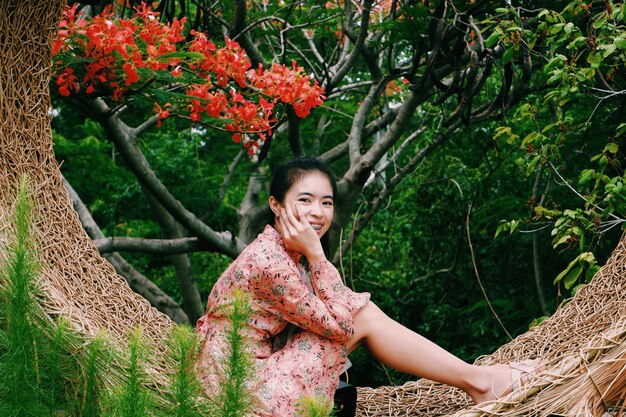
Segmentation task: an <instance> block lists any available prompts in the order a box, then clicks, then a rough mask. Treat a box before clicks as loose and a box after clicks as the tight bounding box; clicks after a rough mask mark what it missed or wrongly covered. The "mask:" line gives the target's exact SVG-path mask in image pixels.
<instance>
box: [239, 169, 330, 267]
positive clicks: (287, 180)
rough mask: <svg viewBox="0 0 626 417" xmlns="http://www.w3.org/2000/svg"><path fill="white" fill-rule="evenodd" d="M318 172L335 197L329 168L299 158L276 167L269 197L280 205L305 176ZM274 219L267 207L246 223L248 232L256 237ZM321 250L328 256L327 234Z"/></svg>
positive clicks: (322, 239) (323, 238)
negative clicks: (326, 179) (326, 180)
mask: <svg viewBox="0 0 626 417" xmlns="http://www.w3.org/2000/svg"><path fill="white" fill-rule="evenodd" d="M312 172H319V173H321V174H323V175H324V176H326V178H328V182H330V186H331V188H332V190H333V198H335V197H336V196H337V182H336V180H335V175H334V174H333V172H332V171H331V169H330V167H329V166H328V165H326V164H325V163H324V162H322V161H320V160H319V159H315V158H311V157H307V156H301V157H298V158H296V159H292V160H290V161H287V162H284V163H282V164H280V165H279V166H277V167H276V169H275V170H274V175H273V176H272V182H271V184H270V190H269V192H270V196H271V197H274V198H275V199H276V201H278V202H279V203H281V204H282V202H283V201H284V200H285V194H287V191H289V189H290V188H291V187H292V186H293V185H294V184H296V183H297V182H299V181H300V180H301V179H302V178H303V177H304V176H305V175H307V174H309V173H312ZM275 219H276V217H275V215H274V212H273V211H272V210H271V209H270V208H269V206H267V207H264V208H263V209H262V210H261V211H260V212H259V213H258V214H257V215H255V216H253V219H252V220H251V221H250V222H249V223H248V232H249V233H250V234H251V235H252V236H256V234H257V233H259V232H260V231H261V230H262V229H263V228H264V227H265V226H266V225H268V224H271V225H273V224H274V221H275ZM320 241H321V243H322V248H323V249H324V253H325V254H326V256H330V254H329V253H328V252H329V244H328V233H326V234H324V236H322V237H321V239H320Z"/></svg>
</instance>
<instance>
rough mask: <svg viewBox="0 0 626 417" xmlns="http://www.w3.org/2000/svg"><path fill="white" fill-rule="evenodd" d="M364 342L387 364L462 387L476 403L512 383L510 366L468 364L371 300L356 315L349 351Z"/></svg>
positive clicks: (489, 397)
mask: <svg viewBox="0 0 626 417" xmlns="http://www.w3.org/2000/svg"><path fill="white" fill-rule="evenodd" d="M360 344H364V345H365V346H366V347H367V348H368V349H369V350H370V352H372V354H373V355H374V356H375V357H376V358H377V359H378V360H379V361H381V362H382V363H383V364H385V365H387V366H390V367H392V368H394V369H397V370H399V371H401V372H405V373H408V374H412V375H416V376H420V377H424V378H428V379H430V380H433V381H437V382H441V383H443V384H447V385H452V386H455V387H457V388H460V389H462V390H463V391H465V392H467V393H468V394H469V395H470V396H471V397H472V399H473V400H474V402H475V403H481V402H483V401H487V400H491V399H494V398H495V397H496V396H498V395H500V394H502V393H503V392H505V391H506V390H507V389H508V388H509V387H510V385H511V370H510V369H509V367H508V366H507V365H494V366H476V365H471V364H468V363H466V362H464V361H462V360H461V359H459V358H457V357H456V356H454V355H452V354H451V353H449V352H448V351H446V350H445V349H443V348H441V347H439V346H437V345H436V344H435V343H433V342H431V341H430V340H428V339H426V338H425V337H423V336H421V335H419V334H418V333H415V332H414V331H412V330H410V329H407V328H406V327H404V326H402V325H401V324H400V323H398V322H396V321H394V320H392V319H391V318H389V317H388V316H387V315H386V314H385V313H383V312H382V311H381V310H380V309H379V308H378V307H377V306H376V305H375V304H373V303H371V302H370V303H368V304H367V305H366V306H365V307H363V308H362V309H361V310H359V311H358V312H357V313H356V314H355V316H354V336H353V337H352V339H350V341H349V343H348V350H349V351H350V352H351V351H352V350H354V349H355V348H356V347H357V346H359V345H360Z"/></svg>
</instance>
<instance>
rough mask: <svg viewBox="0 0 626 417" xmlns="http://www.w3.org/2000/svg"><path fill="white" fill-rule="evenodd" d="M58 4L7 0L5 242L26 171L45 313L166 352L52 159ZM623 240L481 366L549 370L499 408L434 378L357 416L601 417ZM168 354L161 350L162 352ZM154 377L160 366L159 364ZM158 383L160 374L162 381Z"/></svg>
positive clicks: (610, 397) (388, 393) (620, 337)
mask: <svg viewBox="0 0 626 417" xmlns="http://www.w3.org/2000/svg"><path fill="white" fill-rule="evenodd" d="M63 4H64V1H62V0H48V1H41V0H4V1H0V37H1V38H2V40H1V41H0V60H1V62H2V71H0V244H5V243H6V235H7V230H8V227H9V226H8V220H9V218H10V216H9V215H8V214H9V213H10V211H11V201H12V198H11V191H10V190H11V189H14V188H15V187H16V184H17V182H18V179H19V177H20V176H21V175H22V174H24V173H26V174H28V176H29V178H30V179H31V181H32V187H33V206H34V207H35V210H34V213H33V217H34V218H35V219H36V220H35V233H36V239H37V241H38V242H40V243H39V247H38V250H39V257H40V259H41V270H42V278H41V283H40V284H41V286H42V287H43V290H44V294H45V299H44V300H43V306H44V309H45V311H46V312H47V313H48V315H49V316H50V317H52V318H53V317H56V316H59V315H63V316H65V317H66V318H67V319H68V320H69V321H70V322H71V323H72V324H73V326H74V328H75V329H77V330H78V331H80V332H81V333H82V334H84V335H86V336H88V337H93V336H95V335H97V334H98V333H99V332H101V331H106V332H108V334H109V335H110V337H111V338H112V339H114V340H115V339H120V340H122V339H125V338H126V335H127V334H128V332H129V330H130V329H132V328H134V327H135V326H141V327H142V328H143V329H144V331H145V336H146V337H148V338H150V339H151V340H153V341H155V343H157V345H159V346H164V340H165V336H166V334H167V332H168V330H169V329H170V328H171V327H172V324H173V323H172V321H171V320H170V319H169V318H168V317H166V316H165V315H163V314H161V313H159V312H158V311H157V310H156V309H155V308H153V307H151V306H150V305H149V304H148V302H147V301H146V300H144V299H143V298H141V297H140V296H138V295H136V294H135V293H134V292H133V291H132V290H131V289H130V287H129V285H128V283H127V282H126V281H124V279H123V278H121V277H120V276H119V275H117V274H116V272H115V270H114V269H113V267H112V266H111V265H110V264H109V263H108V262H106V261H105V260H104V259H103V258H102V257H101V256H100V255H99V254H98V252H97V250H96V249H95V247H94V245H93V244H92V242H91V240H90V239H89V237H88V236H87V234H86V233H85V232H84V231H83V229H82V227H81V224H80V222H79V220H78V217H77V215H76V213H75V212H74V210H73V208H72V203H71V201H70V199H69V197H68V193H67V191H66V190H65V189H64V187H63V183H62V180H61V175H60V171H59V165H58V163H57V162H56V160H55V159H54V155H53V150H52V137H51V129H50V118H49V109H50V98H49V91H48V83H49V80H50V64H51V56H50V40H51V39H52V37H53V36H54V35H55V27H56V25H57V22H58V20H59V18H60V15H61V10H62V7H63ZM625 269H626V240H625V239H622V241H621V242H620V243H619V245H618V247H617V248H616V250H615V251H614V253H613V255H612V256H611V258H610V259H609V261H608V262H607V264H606V265H605V266H604V267H603V268H602V270H601V271H600V272H599V273H598V275H597V276H596V277H595V278H594V280H593V282H592V284H590V285H588V286H586V287H584V288H582V289H581V290H580V291H579V292H578V294H577V295H576V297H575V298H574V299H573V300H571V302H569V303H567V304H566V305H565V306H564V307H562V308H561V309H559V311H557V312H556V314H554V316H553V317H551V318H550V319H549V320H546V321H545V322H543V323H542V324H541V325H539V326H537V327H535V328H533V329H531V330H530V331H529V332H527V333H525V334H523V335H521V336H519V337H517V338H516V339H515V340H513V341H511V342H510V343H508V344H506V345H504V346H502V347H501V348H500V349H498V350H497V351H496V352H494V353H493V354H491V355H488V356H485V357H482V358H480V359H479V360H478V363H481V364H490V363H507V362H510V361H515V360H522V359H526V358H534V357H541V358H543V360H544V363H545V364H546V368H547V370H546V371H545V372H544V373H543V374H542V375H540V376H539V377H538V378H535V379H534V380H533V381H532V382H531V383H530V384H528V385H527V386H525V387H523V388H522V389H521V390H519V391H517V392H514V393H512V394H511V395H510V396H509V397H507V398H505V399H503V400H502V401H498V402H494V403H491V404H486V405H484V406H482V407H481V408H472V407H471V406H470V403H469V400H468V398H467V397H466V396H465V395H464V394H462V393H461V392H459V391H458V390H456V389H453V388H449V387H445V386H442V385H439V384H435V383H432V382H430V381H427V380H420V381H416V382H409V383H407V384H405V385H403V386H399V387H381V388H377V389H368V388H360V389H359V405H358V411H357V412H358V415H360V416H371V417H373V416H420V415H427V416H436V415H455V416H459V417H460V416H477V415H481V414H485V413H486V414H491V415H502V416H521V415H528V416H530V415H532V416H548V415H550V414H555V415H598V416H599V415H602V413H603V412H604V411H605V410H607V409H610V407H615V409H617V410H618V412H619V407H620V401H622V404H623V400H624V392H625V391H626V370H625V368H626V364H625V361H626V335H625V328H626V297H625V296H624V292H625V290H626V289H625V286H626V279H625V276H624V275H625ZM163 349H165V347H163ZM155 357H156V358H157V359H156V360H155V363H154V364H153V365H154V366H153V367H151V368H150V369H152V373H153V374H154V375H155V376H157V375H159V372H160V371H159V370H160V369H162V366H161V364H160V363H159V359H158V358H159V357H160V355H156V356H155ZM160 380H161V378H159V377H156V378H155V384H156V385H159V384H160V382H159V381H160Z"/></svg>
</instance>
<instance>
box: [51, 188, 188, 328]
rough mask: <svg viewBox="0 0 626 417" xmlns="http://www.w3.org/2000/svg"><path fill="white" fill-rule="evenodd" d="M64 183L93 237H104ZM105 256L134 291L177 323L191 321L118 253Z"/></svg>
mask: <svg viewBox="0 0 626 417" xmlns="http://www.w3.org/2000/svg"><path fill="white" fill-rule="evenodd" d="M63 185H65V188H66V189H67V193H68V194H69V196H70V199H71V200H72V205H73V206H74V210H76V212H77V214H78V218H79V219H80V222H81V223H82V225H83V228H84V229H85V231H86V232H87V235H89V237H90V238H91V239H104V234H103V233H102V230H100V227H98V225H97V224H96V222H95V221H94V219H93V217H92V216H91V213H89V210H88V209H87V206H85V204H84V203H83V202H82V200H81V199H80V197H79V196H78V194H77V193H76V191H75V190H74V188H73V187H72V186H71V185H70V183H69V182H68V181H67V179H65V178H64V177H63ZM104 258H105V259H106V260H107V261H109V262H110V263H111V265H113V267H114V268H115V271H116V272H117V273H118V274H120V275H121V276H122V277H124V279H125V280H126V282H128V284H129V285H130V288H132V290H133V291H135V292H136V293H138V294H139V295H141V296H142V297H144V298H145V299H146V300H148V302H150V304H151V305H152V306H154V307H155V308H157V309H158V310H159V311H161V312H162V313H164V314H167V315H168V316H169V317H170V318H171V319H172V320H174V321H175V322H177V323H189V318H188V317H187V315H186V314H185V312H184V311H183V310H182V309H181V308H180V306H179V305H178V304H177V303H176V302H175V301H174V300H173V299H172V298H171V297H170V296H168V295H167V294H165V293H164V292H163V291H161V289H160V288H159V287H157V286H156V285H155V284H154V283H153V282H152V281H150V280H149V279H148V278H146V277H145V276H144V275H142V274H141V273H140V272H138V271H137V270H136V269H135V268H133V267H132V265H131V264H129V263H128V262H127V261H126V260H125V259H124V258H123V257H122V256H121V255H119V254H118V253H115V252H113V253H108V254H105V255H104Z"/></svg>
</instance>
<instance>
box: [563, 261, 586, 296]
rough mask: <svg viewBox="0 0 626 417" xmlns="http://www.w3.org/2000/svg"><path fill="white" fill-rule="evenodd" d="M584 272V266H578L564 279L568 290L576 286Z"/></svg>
mask: <svg viewBox="0 0 626 417" xmlns="http://www.w3.org/2000/svg"><path fill="white" fill-rule="evenodd" d="M582 271H583V266H582V265H576V266H575V267H574V268H572V269H571V270H570V271H569V272H568V273H567V274H566V275H565V276H564V277H563V285H564V286H565V288H567V289H568V290H569V289H570V288H572V287H573V286H574V284H575V283H576V281H578V278H580V275H581V274H582Z"/></svg>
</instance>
